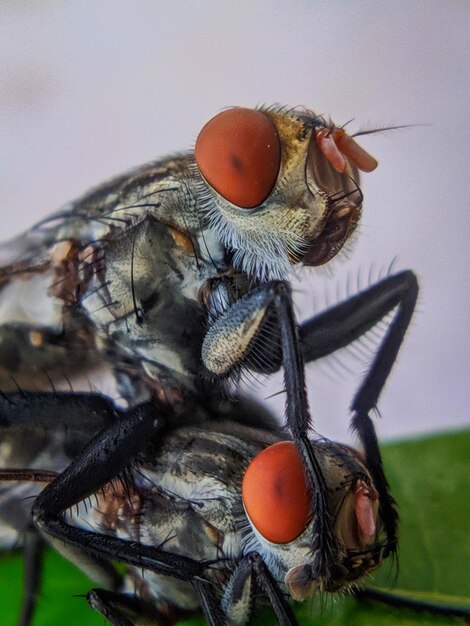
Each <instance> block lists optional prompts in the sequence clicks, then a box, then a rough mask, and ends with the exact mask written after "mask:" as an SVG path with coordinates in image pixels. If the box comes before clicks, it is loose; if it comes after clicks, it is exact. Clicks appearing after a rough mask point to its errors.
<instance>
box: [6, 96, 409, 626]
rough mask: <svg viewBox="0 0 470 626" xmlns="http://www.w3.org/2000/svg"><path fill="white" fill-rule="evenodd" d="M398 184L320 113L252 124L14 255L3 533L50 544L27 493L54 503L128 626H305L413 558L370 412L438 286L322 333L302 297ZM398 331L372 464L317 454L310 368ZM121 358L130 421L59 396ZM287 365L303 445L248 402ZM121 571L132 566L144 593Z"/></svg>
mask: <svg viewBox="0 0 470 626" xmlns="http://www.w3.org/2000/svg"><path fill="white" fill-rule="evenodd" d="M375 166H376V162H375V160H374V159H373V158H372V157H371V156H370V155H369V154H368V153H367V152H365V151H364V150H363V149H362V148H361V147H360V146H359V145H358V144H357V143H356V141H355V139H354V138H353V137H352V136H350V135H348V134H347V133H346V132H345V131H344V130H343V129H341V128H338V127H336V126H335V125H334V124H333V123H331V122H327V121H326V120H325V119H324V118H322V117H318V116H316V115H315V114H313V113H312V112H310V111H306V110H297V109H295V110H284V109H279V108H265V109H259V110H250V109H243V108H240V109H230V110H226V111H224V112H222V113H220V114H219V115H217V116H215V117H214V118H213V119H212V120H210V121H209V122H208V123H207V124H206V125H205V126H204V128H203V129H202V130H201V132H200V134H199V136H198V138H197V141H196V145H195V149H194V151H192V152H190V153H187V154H183V155H178V156H174V157H171V158H168V159H164V160H160V161H156V162H153V163H150V164H147V165H145V166H143V167H140V168H138V169H136V170H134V171H133V172H130V173H129V174H126V175H123V176H120V177H118V178H115V179H113V180H111V181H110V182H108V183H105V184H104V185H102V186H100V187H97V188H96V189H94V190H92V191H91V192H90V193H88V194H87V195H85V196H84V197H82V198H80V199H79V200H77V201H76V202H73V203H72V204H70V205H68V206H66V207H65V208H64V209H63V210H62V211H60V212H58V213H56V214H55V215H53V216H51V217H50V218H48V219H46V220H44V221H43V222H41V223H40V224H38V225H37V226H35V227H34V228H33V229H32V230H30V231H29V232H27V233H26V234H25V235H23V236H21V237H19V238H18V239H16V240H14V241H12V242H11V243H9V244H7V245H5V246H4V247H3V249H2V251H1V263H2V269H1V270H0V289H1V291H0V384H1V388H2V389H3V391H4V393H3V395H2V397H1V399H0V401H1V413H0V419H1V422H0V428H1V429H2V438H3V440H4V442H6V444H7V445H5V446H4V447H3V449H2V450H3V452H2V458H1V462H2V464H3V467H4V468H5V470H4V471H3V473H2V476H3V478H4V479H8V480H9V481H11V480H13V479H18V480H19V482H13V483H12V482H7V481H6V480H5V483H4V485H5V487H4V491H3V493H2V499H1V500H0V518H1V519H3V520H4V524H5V525H9V526H10V527H15V528H16V529H17V530H21V529H22V528H26V527H27V526H28V524H29V518H28V515H27V514H26V513H25V512H24V510H23V509H22V507H21V506H20V502H19V500H20V496H19V495H18V494H23V496H24V490H23V489H24V483H25V482H28V481H30V482H32V483H34V482H35V481H39V482H46V483H48V484H47V486H46V487H45V488H44V489H43V490H42V491H40V493H39V495H38V496H37V498H36V500H35V502H34V505H33V508H32V519H33V521H34V529H37V530H38V531H39V532H40V533H41V534H42V535H43V536H44V537H46V538H47V540H48V541H49V542H50V543H52V544H53V545H54V546H55V547H57V549H59V550H60V551H62V552H65V553H66V555H67V556H68V558H70V559H71V560H73V561H74V562H76V563H77V564H78V565H79V566H80V567H81V568H82V569H84V570H86V571H88V572H89V573H91V576H92V578H94V580H97V581H98V582H99V584H100V585H102V586H104V587H105V589H104V590H95V591H94V592H92V593H91V594H90V596H89V601H90V603H91V604H92V606H94V607H95V608H97V609H98V610H99V611H101V612H102V613H103V615H105V616H106V617H107V618H108V619H109V621H111V622H112V623H114V624H118V625H121V626H123V625H127V624H132V623H139V621H142V620H143V619H144V617H145V619H146V618H147V617H146V616H147V614H148V613H149V612H150V613H151V617H152V619H153V620H154V621H155V623H157V624H158V623H162V624H163V623H175V621H177V619H178V615H180V614H181V613H182V612H184V611H185V610H193V609H195V608H196V607H197V606H200V607H201V608H202V610H203V612H204V614H205V616H206V618H207V620H208V622H209V623H211V624H224V623H234V624H245V623H247V622H248V621H249V620H250V616H251V614H252V611H253V609H254V608H256V605H257V604H258V603H259V602H260V600H259V597H258V596H259V593H257V592H256V593H255V590H256V589H257V590H258V591H259V592H260V594H261V596H263V597H265V599H267V600H268V601H269V602H270V604H271V605H272V607H273V609H274V611H275V613H276V616H277V618H278V621H279V623H280V624H286V625H292V624H295V623H296V622H295V618H294V616H293V614H292V612H291V609H290V607H289V605H288V603H287V602H286V598H288V597H293V598H297V599H304V598H305V597H308V596H309V595H310V594H312V593H314V591H315V590H322V591H331V592H335V591H337V590H339V589H342V588H348V587H350V586H352V585H354V584H355V583H357V582H358V581H360V580H361V579H362V578H363V577H364V576H365V574H367V572H369V571H370V570H372V569H374V568H375V567H377V566H378V565H379V564H380V562H381V561H382V560H383V559H384V558H385V557H386V556H387V555H389V554H391V553H394V552H395V551H396V547H397V514H396V511H395V508H394V502H393V499H392V497H391V495H390V493H389V490H388V484H387V480H386V478H385V476H384V473H383V469H382V462H381V456H380V450H379V447H378V443H377V439H376V436H375V431H374V427H373V424H372V421H371V418H370V413H371V412H372V411H373V409H374V407H375V405H376V403H377V400H378V397H379V395H380V392H381V390H382V388H383V386H384V384H385V382H386V379H387V377H388V374H389V372H390V370H391V367H392V365H393V363H394V361H395V358H396V355H397V352H398V350H399V347H400V345H401V342H402V340H403V336H404V334H405V332H406V329H407V327H408V324H409V321H410V319H411V316H412V313H413V309H414V306H415V302H416V297H417V291H418V288H417V282H416V279H415V277H414V275H413V274H412V273H411V272H402V273H400V274H397V275H395V276H389V277H387V278H385V279H384V280H382V281H380V282H379V283H377V284H376V285H373V286H370V287H369V288H368V289H367V290H365V291H363V292H361V293H358V294H357V295H356V296H353V297H351V298H349V299H348V300H347V301H345V302H342V303H339V304H337V305H336V306H334V307H332V308H331V309H329V310H328V311H326V312H324V313H322V314H320V315H317V316H315V317H313V318H311V319H310V320H308V321H306V322H304V323H303V324H302V325H301V326H300V327H298V326H297V323H296V320H295V317H294V313H293V307H292V298H291V291H290V288H289V283H288V282H287V278H288V274H289V271H290V269H291V268H292V267H293V266H297V265H303V266H306V267H313V266H318V265H322V264H324V263H327V262H328V261H330V260H331V259H332V258H333V257H334V256H335V255H336V254H337V253H338V252H339V251H340V250H341V248H342V247H343V245H344V244H345V243H346V242H347V241H348V240H349V239H350V237H351V235H352V234H353V232H354V230H355V228H356V225H357V223H358V221H359V218H360V214H361V209H362V193H361V191H360V188H359V176H358V170H363V171H371V170H372V169H374V168H375ZM394 309H396V313H395V316H394V318H393V320H392V322H391V323H390V325H389V328H388V331H387V333H386V335H385V337H384V339H383V340H382V343H381V344H380V346H379V348H378V351H377V353H376V355H375V358H374V360H373V362H372V365H371V367H370V370H369V372H368V374H367V376H366V377H365V379H364V380H363V382H362V384H361V386H360V388H359V390H358V392H357V393H356V395H355V397H354V399H353V402H352V405H351V409H352V412H353V418H352V419H353V421H352V424H353V427H354V430H355V432H356V433H357V435H358V437H359V439H360V441H361V444H362V446H363V449H364V451H363V455H362V456H359V455H357V454H356V453H355V452H353V451H351V450H350V449H348V448H344V447H342V446H338V445H337V444H333V443H327V442H324V441H320V440H314V441H311V440H310V439H309V437H308V434H309V432H310V431H311V429H312V422H311V418H310V411H309V406H308V401H307V395H306V391H305V381H304V362H309V361H314V360H316V359H318V358H321V357H323V356H325V355H327V354H330V353H331V352H334V351H335V350H337V349H340V348H342V347H344V346H346V345H348V344H349V343H351V342H352V341H354V340H355V339H357V338H359V337H360V336H361V335H363V334H364V333H365V332H367V331H368V330H369V329H371V328H372V327H373V326H374V325H375V324H377V323H378V322H379V321H380V320H382V319H383V318H384V316H386V315H387V314H388V313H389V312H390V311H392V310H394ZM99 360H100V361H102V362H106V363H107V364H108V365H109V366H110V367H111V369H112V372H113V374H114V377H115V380H116V383H117V385H118V389H119V391H120V394H121V396H122V398H123V400H124V401H125V403H126V408H125V409H122V408H121V409H120V408H117V407H116V406H115V405H114V404H113V403H112V402H111V401H109V400H106V399H105V398H103V397H102V396H99V395H93V394H85V395H83V394H74V393H62V394H58V393H54V392H53V393H44V392H43V393H41V392H38V391H36V389H37V388H38V387H40V385H41V381H42V380H43V379H44V377H45V376H46V377H51V378H53V377H54V376H57V375H64V376H70V375H75V374H77V373H79V372H80V371H81V372H86V371H88V370H89V369H90V368H91V367H92V366H93V365H95V364H96V362H97V361H99ZM281 366H282V367H283V368H284V378H285V393H286V429H285V430H281V429H279V428H276V427H274V426H273V425H272V423H271V422H270V420H269V419H267V418H266V416H264V415H260V409H259V407H256V406H251V405H249V404H248V403H247V401H246V400H243V399H236V398H234V397H232V396H231V395H230V392H229V389H230V386H229V385H228V381H230V379H233V377H237V376H239V375H240V373H241V372H242V371H243V370H245V369H249V370H252V371H255V372H262V373H270V372H273V371H275V370H277V369H278V368H279V367H281ZM18 387H19V388H20V389H21V392H18V391H15V389H17V388H18ZM38 484H39V483H38ZM36 491H39V489H37V490H36ZM90 496H92V500H91V503H92V506H91V508H90V507H89V508H88V509H87V508H86V506H85V504H83V503H86V501H87V498H89V497H90ZM21 497H22V496H21ZM93 498H95V501H94V500H93ZM93 502H95V503H94V504H93ZM12 511H13V512H14V514H13V513H12ZM34 532H36V531H34ZM32 545H36V543H35V542H32ZM111 561H122V562H123V563H125V564H127V565H128V569H127V571H126V574H125V575H124V578H122V577H120V576H118V574H117V573H116V571H115V570H114V568H113V566H112V563H111ZM142 572H143V573H142ZM29 583H30V584H29V593H28V594H27V599H26V604H27V608H26V613H31V608H32V606H33V596H34V593H35V591H36V584H35V581H34V580H30V581H29ZM28 619H29V618H25V619H24V623H27V620H28Z"/></svg>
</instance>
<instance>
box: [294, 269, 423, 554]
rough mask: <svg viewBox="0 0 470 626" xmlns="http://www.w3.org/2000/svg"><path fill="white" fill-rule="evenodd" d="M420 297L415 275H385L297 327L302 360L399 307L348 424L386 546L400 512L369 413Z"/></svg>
mask: <svg viewBox="0 0 470 626" xmlns="http://www.w3.org/2000/svg"><path fill="white" fill-rule="evenodd" d="M417 297H418V282H417V280H416V276H415V275H414V274H413V273H412V272H410V271H405V272H401V273H399V274H396V275H394V276H389V277H388V278H385V279H384V280H382V281H380V282H379V283H377V284H376V285H373V286H372V287H369V289H367V290H365V291H363V292H361V293H359V294H357V295H356V296H354V297H352V298H349V300H347V301H345V302H342V303H340V304H338V305H337V306H335V307H332V308H331V309H329V310H327V311H325V312H324V313H323V314H321V315H318V316H316V317H314V318H312V319H310V320H308V321H307V322H305V323H304V324H303V325H302V327H301V340H302V350H303V353H304V356H305V359H306V361H314V360H315V359H318V358H320V357H322V356H326V355H327V354H331V353H332V352H334V351H335V350H338V349H340V348H343V347H345V346H347V345H348V344H350V343H351V342H353V341H354V340H355V339H358V338H359V337H360V336H361V335H363V334H364V333H366V332H367V331H368V330H370V329H371V328H372V327H373V326H374V325H375V324H377V323H378V322H379V321H380V320H382V319H383V318H384V317H385V316H386V315H387V314H388V313H390V312H391V311H393V309H395V308H397V312H396V314H395V317H394V318H393V320H392V322H391V323H390V326H389V328H388V331H387V333H386V335H385V337H384V339H383V341H382V343H381V345H380V347H379V349H378V351H377V354H376V356H375V358H374V361H373V363H372V365H371V367H370V369H369V372H368V374H367V376H366V377H365V379H364V380H363V382H362V384H361V386H360V387H359V390H358V391H357V393H356V395H355V396H354V399H353V402H352V405H351V410H352V411H353V418H352V425H353V428H354V430H355V431H356V432H357V434H358V436H359V439H360V440H361V443H362V445H363V446H364V451H365V454H366V463H367V466H368V467H369V469H370V472H371V474H372V477H373V479H374V483H375V485H376V487H377V489H378V490H379V494H380V507H381V514H382V517H383V520H384V524H385V530H386V533H387V536H388V540H389V545H390V549H391V550H394V549H395V547H396V542H397V537H396V534H397V520H398V515H397V512H396V510H395V507H394V500H393V498H392V496H391V495H390V492H389V486H388V482H387V479H386V477H385V474H384V471H383V467H382V458H381V454H380V449H379V445H378V442H377V437H376V434H375V429H374V426H373V423H372V420H371V418H370V417H369V413H370V412H371V411H372V410H373V409H374V408H375V406H376V403H377V401H378V398H379V396H380V393H381V391H382V389H383V387H384V385H385V382H386V380H387V378H388V376H389V374H390V370H391V369H392V366H393V364H394V362H395V359H396V357H397V354H398V351H399V349H400V346H401V344H402V341H403V338H404V335H405V332H406V330H407V328H408V326H409V323H410V321H411V317H412V315H413V311H414V308H415V305H416V300H417Z"/></svg>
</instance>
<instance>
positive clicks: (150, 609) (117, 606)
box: [87, 589, 173, 626]
mask: <svg viewBox="0 0 470 626" xmlns="http://www.w3.org/2000/svg"><path fill="white" fill-rule="evenodd" d="M87 600H88V604H89V605H90V606H91V608H92V609H93V610H95V611H97V612H98V613H100V614H101V615H102V616H103V617H104V618H105V619H106V620H107V621H108V622H110V623H111V624H113V626H134V624H139V623H142V621H144V622H145V623H146V624H152V625H155V626H171V624H172V623H173V621H170V620H169V619H168V618H167V617H165V616H164V615H162V614H161V613H160V612H159V611H157V610H156V609H155V607H154V606H152V605H151V604H150V603H148V602H145V601H144V600H142V599H140V598H138V597H137V596H135V595H128V594H124V593H116V592H114V591H107V590H105V589H92V590H91V591H89V592H88V594H87Z"/></svg>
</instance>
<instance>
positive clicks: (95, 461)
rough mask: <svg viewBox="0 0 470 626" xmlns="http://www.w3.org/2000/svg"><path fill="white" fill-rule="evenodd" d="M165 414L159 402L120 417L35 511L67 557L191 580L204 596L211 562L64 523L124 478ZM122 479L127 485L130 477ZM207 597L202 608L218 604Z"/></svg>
mask: <svg viewBox="0 0 470 626" xmlns="http://www.w3.org/2000/svg"><path fill="white" fill-rule="evenodd" d="M166 410H167V409H164V408H163V407H162V408H161V413H160V416H159V417H158V418H157V417H156V407H155V405H154V404H145V405H140V406H138V407H135V408H133V409H132V410H130V411H128V412H126V413H121V414H120V415H119V416H118V419H117V420H116V421H114V422H113V423H112V424H111V425H109V426H108V427H107V428H105V429H104V430H102V431H101V432H100V433H99V434H98V435H96V436H95V437H94V438H93V439H92V440H91V441H90V442H89V444H88V445H87V446H85V448H84V449H83V450H82V452H81V453H80V454H79V455H78V456H76V457H75V458H74V460H73V461H72V462H71V463H70V465H69V466H68V467H67V468H66V469H65V470H64V471H63V472H62V473H61V474H60V475H59V476H58V477H57V478H56V479H55V480H53V481H52V482H50V483H49V485H48V486H47V487H45V489H44V490H43V491H42V492H41V493H40V494H39V496H38V497H37V499H36V501H35V504H34V507H33V520H34V522H35V524H36V525H37V527H38V528H39V529H40V530H41V531H42V532H44V533H45V534H46V535H47V536H48V538H49V540H50V541H51V543H52V544H53V545H54V546H55V547H56V548H57V549H58V550H59V551H61V547H62V548H63V547H64V544H65V549H66V552H67V556H68V558H70V554H73V553H74V552H75V553H77V554H78V555H81V556H83V555H86V556H87V557H88V559H94V560H97V561H101V562H105V563H106V562H107V563H108V564H109V561H114V560H115V561H120V562H123V563H126V564H129V565H134V566H136V567H139V568H144V569H149V570H151V571H154V572H156V573H159V574H164V575H168V576H173V577H175V578H177V579H179V580H183V581H188V582H190V583H191V584H192V585H193V587H194V589H195V591H196V593H197V594H198V595H200V593H199V592H200V586H201V585H200V584H199V582H200V579H202V580H204V572H205V570H206V568H207V566H208V563H205V562H203V561H197V560H194V559H191V558H188V557H184V556H181V555H178V554H174V553H171V552H167V551H164V550H162V549H161V548H160V547H159V546H152V545H146V544H143V543H140V542H136V541H129V540H125V539H120V538H117V537H113V536H110V535H103V534H100V533H97V532H93V531H88V530H83V529H81V528H78V527H75V526H72V525H70V524H68V523H67V522H66V521H65V520H64V513H65V512H66V510H67V509H69V508H70V507H73V506H74V505H76V504H78V503H79V502H81V501H83V500H84V499H86V498H87V497H89V496H90V495H92V494H94V493H95V492H96V491H98V490H99V489H100V488H101V487H103V486H104V485H105V484H106V483H108V482H109V481H111V480H112V479H114V478H116V477H119V476H123V475H124V476H125V470H126V468H127V467H129V465H130V464H131V463H132V461H133V460H134V459H135V458H136V457H137V456H138V455H139V454H140V453H141V452H143V451H144V450H146V449H147V448H148V446H149V443H150V441H151V440H152V439H153V438H154V437H155V435H156V434H158V433H159V432H161V431H162V430H163V428H164V426H165V424H168V419H165V418H167V417H168V416H167V415H164V414H163V412H164V411H166ZM123 480H124V482H125V478H124V479H123ZM204 598H205V599H206V602H205V604H204V605H203V610H204V609H207V607H208V606H209V607H210V606H211V605H213V604H214V602H213V601H212V597H211V595H210V594H209V593H208V592H207V590H206V592H205V593H204ZM206 617H207V618H208V620H209V623H210V624H213V625H215V624H217V623H218V622H217V621H214V620H212V615H211V614H207V612H206ZM117 623H118V624H119V623H120V622H117ZM124 623H125V622H123V624H124ZM219 623H220V622H219Z"/></svg>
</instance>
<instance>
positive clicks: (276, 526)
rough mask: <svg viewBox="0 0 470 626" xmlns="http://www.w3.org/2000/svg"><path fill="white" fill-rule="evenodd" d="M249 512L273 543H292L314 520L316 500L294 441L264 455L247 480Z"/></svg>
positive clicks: (244, 492)
mask: <svg viewBox="0 0 470 626" xmlns="http://www.w3.org/2000/svg"><path fill="white" fill-rule="evenodd" d="M242 497H243V504H244V506H245V510H246V512H247V515H248V517H249V518H250V520H251V522H252V524H253V526H254V527H255V528H256V530H257V531H258V532H259V533H260V534H261V535H262V536H263V537H264V538H265V539H267V540H268V541H271V542H272V543H289V542H290V541H293V540H294V539H295V538H296V537H298V536H299V535H300V534H301V533H302V532H303V531H304V530H305V528H306V527H307V524H308V522H309V521H310V514H311V506H312V497H311V494H310V492H309V489H308V485H307V480H306V477H305V472H304V468H303V465H302V461H301V459H300V456H299V453H298V452H297V449H296V447H295V445H294V443H293V442H292V441H281V442H279V443H275V444H274V445H272V446H269V448H266V449H265V450H263V451H262V452H260V453H259V454H258V455H257V456H256V457H255V458H254V459H253V461H252V462H251V463H250V465H249V466H248V469H247V470H246V472H245V476H244V477H243V485H242Z"/></svg>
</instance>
